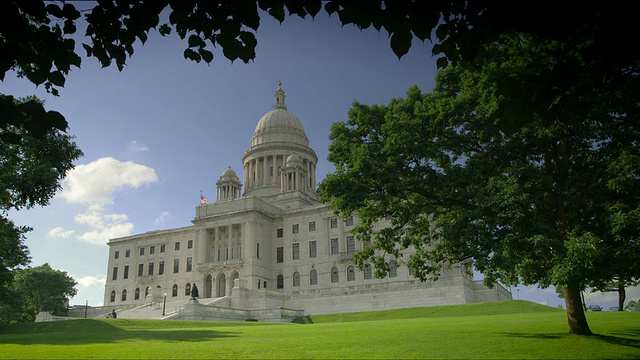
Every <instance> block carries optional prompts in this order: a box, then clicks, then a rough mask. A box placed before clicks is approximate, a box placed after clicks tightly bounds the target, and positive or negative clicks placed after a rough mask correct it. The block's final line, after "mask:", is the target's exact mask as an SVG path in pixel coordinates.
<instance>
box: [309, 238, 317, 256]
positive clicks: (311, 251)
mask: <svg viewBox="0 0 640 360" xmlns="http://www.w3.org/2000/svg"><path fill="white" fill-rule="evenodd" d="M316 256H318V250H317V248H316V241H315V240H314V241H309V257H310V258H314V257H316Z"/></svg>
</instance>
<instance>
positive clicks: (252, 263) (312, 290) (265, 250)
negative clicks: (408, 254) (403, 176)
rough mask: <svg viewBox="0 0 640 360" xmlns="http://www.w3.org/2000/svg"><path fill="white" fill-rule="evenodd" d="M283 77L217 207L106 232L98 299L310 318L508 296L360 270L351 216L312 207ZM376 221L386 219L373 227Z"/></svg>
mask: <svg viewBox="0 0 640 360" xmlns="http://www.w3.org/2000/svg"><path fill="white" fill-rule="evenodd" d="M317 161H318V158H317V156H316V154H315V152H314V151H313V149H312V148H311V147H309V140H308V138H307V136H306V134H305V131H304V128H303V126H302V123H301V122H300V120H299V119H298V118H297V117H296V116H295V115H294V114H292V113H291V112H289V111H288V110H287V107H286V105H285V94H284V91H283V90H282V86H281V84H279V86H278V89H277V91H276V93H275V105H274V107H273V110H272V111H270V112H268V113H267V114H266V115H264V116H263V117H262V118H261V119H260V121H259V122H258V124H257V126H256V129H255V132H254V134H253V137H252V138H251V145H250V147H249V148H248V149H247V150H246V151H245V153H244V155H243V156H242V163H243V170H242V175H243V178H242V181H241V180H240V178H239V177H238V175H237V173H236V172H235V171H234V170H232V169H231V167H229V168H228V169H226V170H224V172H223V173H222V176H221V177H220V178H219V180H218V181H217V182H216V199H215V202H211V203H206V202H205V203H204V204H201V205H200V206H197V207H196V214H195V218H194V219H193V220H192V223H193V225H192V226H188V227H183V228H178V229H171V230H163V231H152V232H148V233H144V234H140V235H133V236H127V237H123V238H117V239H111V240H110V241H109V243H108V245H109V265H108V276H107V281H106V285H105V298H104V305H105V306H112V305H113V306H119V307H133V306H136V305H143V304H146V303H149V302H153V301H159V300H160V299H161V298H162V297H163V296H165V294H166V296H167V297H169V298H170V299H171V300H184V301H185V302H186V301H187V300H188V299H189V298H190V293H191V290H192V287H193V286H194V285H197V287H198V289H199V298H200V299H217V300H216V301H215V303H214V305H215V306H220V307H224V308H230V309H241V310H261V309H272V308H285V309H295V310H304V312H305V313H306V314H322V313H339V312H353V311H370V310H381V309H395V308H406V307H416V306H431V305H450V304H464V303H472V302H480V301H496V300H503V299H510V298H511V295H510V294H509V292H508V291H507V290H506V289H505V288H504V287H502V286H500V285H496V286H495V287H494V288H492V289H490V288H487V287H485V286H484V285H482V283H481V282H480V281H476V280H474V279H473V278H472V277H471V276H468V275H466V274H465V273H464V272H463V271H462V270H461V269H452V270H448V271H446V272H444V273H443V274H442V276H441V277H440V279H439V280H438V281H434V282H429V281H428V282H421V281H420V280H419V279H416V278H414V277H413V276H412V273H411V270H410V269H409V268H408V267H406V266H399V267H392V268H391V271H390V273H389V275H388V276H387V277H386V278H383V279H378V278H375V276H373V269H372V268H370V267H367V268H365V269H364V270H363V271H360V270H358V269H357V268H356V267H355V265H354V261H353V254H354V253H355V252H356V251H358V250H361V249H362V245H363V244H362V243H359V242H357V241H356V240H355V237H354V236H353V235H352V234H351V230H352V229H353V226H354V225H357V221H358V219H357V218H355V217H348V218H343V217H341V216H337V215H335V214H334V213H333V212H332V211H331V210H330V209H328V208H327V206H325V205H323V204H321V203H319V202H318V197H317V193H316V184H317V179H316V164H317ZM379 226H381V227H383V226H385V222H384V221H383V222H381V223H380V224H379Z"/></svg>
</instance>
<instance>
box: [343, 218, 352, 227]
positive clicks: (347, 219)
mask: <svg viewBox="0 0 640 360" xmlns="http://www.w3.org/2000/svg"><path fill="white" fill-rule="evenodd" d="M344 222H345V225H347V226H353V216H349V217H348V218H346V219H344Z"/></svg>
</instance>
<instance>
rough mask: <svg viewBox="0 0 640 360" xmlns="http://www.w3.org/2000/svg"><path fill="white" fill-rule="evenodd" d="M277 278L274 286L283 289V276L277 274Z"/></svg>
mask: <svg viewBox="0 0 640 360" xmlns="http://www.w3.org/2000/svg"><path fill="white" fill-rule="evenodd" d="M277 280H278V281H277V282H276V287H277V288H278V289H284V276H282V275H278V278H277Z"/></svg>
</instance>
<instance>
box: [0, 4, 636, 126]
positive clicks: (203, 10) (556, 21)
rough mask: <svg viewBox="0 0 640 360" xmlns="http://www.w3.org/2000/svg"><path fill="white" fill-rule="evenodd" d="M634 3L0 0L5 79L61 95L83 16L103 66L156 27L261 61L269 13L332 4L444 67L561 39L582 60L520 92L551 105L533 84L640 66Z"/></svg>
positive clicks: (203, 55) (304, 12)
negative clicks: (425, 47) (418, 47)
mask: <svg viewBox="0 0 640 360" xmlns="http://www.w3.org/2000/svg"><path fill="white" fill-rule="evenodd" d="M634 5H635V4H633V2H629V1H626V0H590V1H565V2H562V3H557V2H553V3H548V2H545V1H535V0H522V1H511V0H471V1H469V0H453V1H415V0H392V1H382V0H372V1H350V0H329V1H324V2H322V1H321V0H257V1H250V0H218V1H211V0H100V1H97V2H90V3H86V2H74V1H62V0H60V1H44V0H9V1H3V2H1V3H0V80H2V79H4V77H5V76H6V74H7V72H9V71H15V72H16V73H17V74H18V76H22V77H25V78H27V79H29V80H30V81H31V82H33V83H34V84H35V85H43V86H44V87H45V88H46V89H48V90H49V91H51V92H52V93H54V94H58V89H59V88H61V87H63V86H64V83H65V78H66V76H67V75H68V73H69V71H70V70H71V69H72V68H73V67H78V68H79V67H80V64H81V56H80V55H79V53H78V50H79V48H80V47H79V46H77V44H76V40H77V39H78V36H77V35H76V34H75V33H76V31H77V24H78V22H80V21H85V22H86V24H87V27H86V32H85V34H84V38H83V39H82V47H83V48H84V52H86V54H87V55H88V56H91V57H95V58H96V59H97V60H98V61H99V62H100V63H101V64H102V65H103V66H109V65H111V64H112V63H115V64H116V66H117V67H118V68H119V69H122V68H123V67H124V66H125V65H126V61H127V58H128V57H129V56H132V55H133V53H134V51H135V47H137V46H139V45H141V44H144V43H145V42H146V41H147V40H148V38H149V34H150V32H151V31H153V30H157V31H158V32H159V33H160V34H162V35H169V34H172V33H174V34H177V35H178V36H179V37H180V38H181V39H184V40H185V41H186V49H185V50H184V57H185V58H187V59H191V60H194V61H198V62H199V61H205V62H207V63H210V62H211V61H213V58H214V52H213V51H212V50H213V48H215V47H218V48H220V49H221V50H222V54H223V55H224V56H225V57H226V58H227V59H230V60H236V59H240V60H241V61H243V62H245V63H246V62H249V61H251V60H253V59H254V58H255V57H256V53H255V48H256V45H257V40H256V37H255V33H256V32H257V31H258V28H259V26H260V17H261V15H263V14H268V16H272V17H274V18H275V19H277V20H279V21H281V22H282V21H284V20H285V18H286V17H287V16H291V15H296V16H300V17H303V18H304V17H306V16H311V17H313V16H315V15H316V14H318V12H320V11H321V10H323V9H324V11H326V12H327V13H328V14H336V15H337V16H338V17H339V19H340V21H341V22H342V24H343V25H354V26H357V27H359V28H369V27H373V28H375V29H377V30H379V31H386V32H387V34H388V35H389V41H390V47H391V49H392V50H393V51H394V53H395V54H397V55H398V56H399V57H401V56H402V55H404V54H405V53H407V51H409V49H410V47H411V45H412V40H413V39H414V38H417V39H419V40H422V41H424V40H427V39H429V40H432V41H433V42H434V44H435V46H434V47H433V52H434V54H435V55H438V56H440V59H439V60H438V65H439V66H440V67H444V66H446V64H447V63H448V62H452V63H454V64H459V65H463V66H466V67H474V66H476V65H477V64H479V63H482V61H484V56H485V53H484V52H483V51H482V49H483V46H484V45H486V44H491V43H493V42H495V41H496V40H497V39H498V37H499V36H500V35H502V34H513V33H526V34H531V35H534V36H537V37H540V38H542V39H545V40H548V41H561V42H563V43H564V44H565V48H563V49H562V51H561V52H562V53H571V52H575V53H579V54H581V56H582V58H583V62H582V63H580V64H565V63H562V62H559V63H557V64H556V65H555V68H554V69H552V70H553V71H552V73H550V74H540V76H541V79H544V80H545V81H544V82H541V83H540V84H539V85H538V87H536V88H535V89H532V88H530V89H522V90H521V91H519V94H520V95H521V96H519V101H521V102H528V103H534V104H535V105H539V106H545V105H549V103H544V101H545V100H548V99H536V98H532V97H531V96H530V95H531V94H529V93H527V90H540V91H542V92H543V93H547V92H549V93H555V92H560V93H561V92H562V89H564V88H566V87H567V86H568V84H570V82H571V80H572V79H581V78H589V79H592V80H593V81H594V82H595V83H605V82H607V83H610V82H616V81H618V78H617V73H618V72H619V71H620V69H629V68H630V67H635V66H637V64H638V60H639V59H640V58H639V57H638V54H637V52H636V49H637V48H638V46H639V45H640V29H638V25H637V21H636V19H635V11H634V10H635V8H634ZM549 8H553V11H549ZM434 30H435V31H434ZM513 95H514V94H512V96H513ZM519 119H520V118H519V117H512V118H511V119H509V120H508V122H507V123H506V124H505V126H507V127H510V126H513V125H514V123H515V125H516V126H517V125H518V124H519V123H520V120H519ZM41 126H43V127H48V126H50V124H49V123H47V122H44V123H42V124H41Z"/></svg>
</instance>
